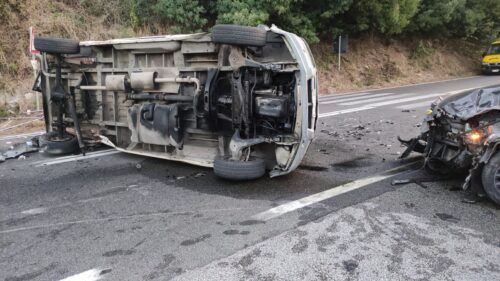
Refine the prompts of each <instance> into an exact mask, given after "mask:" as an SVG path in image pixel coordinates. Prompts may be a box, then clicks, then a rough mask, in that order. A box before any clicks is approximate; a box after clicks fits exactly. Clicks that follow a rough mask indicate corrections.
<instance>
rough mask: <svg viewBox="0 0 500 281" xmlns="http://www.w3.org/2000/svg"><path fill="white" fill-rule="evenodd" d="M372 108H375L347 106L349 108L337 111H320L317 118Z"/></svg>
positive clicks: (371, 107)
mask: <svg viewBox="0 0 500 281" xmlns="http://www.w3.org/2000/svg"><path fill="white" fill-rule="evenodd" d="M373 108H375V107H373V106H363V107H357V108H349V109H343V110H337V111H332V112H326V113H320V114H319V115H318V118H325V117H330V116H335V115H342V114H346V113H353V112H358V111H363V110H368V109H373Z"/></svg>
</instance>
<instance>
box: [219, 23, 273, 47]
mask: <svg viewBox="0 0 500 281" xmlns="http://www.w3.org/2000/svg"><path fill="white" fill-rule="evenodd" d="M266 37H267V31H266V30H264V29H262V28H258V27H251V26H241V25H233V24H218V25H216V26H214V27H213V30H212V40H213V41H214V43H219V44H228V45H244V46H255V47H262V46H264V45H266Z"/></svg>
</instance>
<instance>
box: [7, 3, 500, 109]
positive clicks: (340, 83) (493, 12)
mask: <svg viewBox="0 0 500 281" xmlns="http://www.w3.org/2000/svg"><path fill="white" fill-rule="evenodd" d="M499 18H500V1H498V0H358V1H354V0H334V1H323V0H307V1H306V0H276V1H271V0H260V1H258V0H236V1H233V0H217V1H208V0H59V1H51V0H3V1H0V34H2V36H1V38H0V107H2V106H3V107H4V108H5V105H7V104H13V105H14V106H9V110H10V111H9V110H6V109H3V111H2V112H14V111H15V110H20V111H24V110H25V109H26V108H29V107H32V105H33V102H32V99H30V98H29V97H26V96H25V95H26V93H28V92H29V91H30V87H31V81H32V79H33V76H32V75H33V74H32V70H31V65H30V60H29V59H30V58H29V54H28V33H27V30H28V27H29V26H35V27H36V30H37V33H38V34H42V35H50V36H59V37H67V38H74V39H78V40H90V39H95V40H99V39H105V38H113V37H114V38H116V37H130V36H136V35H153V34H166V33H187V32H198V31H210V28H211V26H213V25H214V24H216V23H235V24H241V25H251V26H255V25H257V24H261V23H264V24H276V25H278V26H280V27H281V28H283V29H285V30H289V31H292V32H295V33H297V34H299V35H301V36H303V37H304V38H305V39H306V40H308V42H309V43H310V44H311V47H312V49H313V52H314V55H315V58H316V62H317V64H318V66H319V71H320V77H321V92H322V93H331V92H333V91H345V90H353V89H359V88H367V87H380V86H387V85H397V84H403V83H413V82H422V81H429V80H436V79H444V78H451V77H457V76H466V75H472V74H475V73H477V72H478V66H479V58H480V54H481V52H482V51H483V49H484V48H485V46H486V44H487V43H488V42H489V41H491V40H492V39H494V38H496V37H499V33H500V21H498V19H499ZM339 34H348V35H349V36H350V42H349V52H348V53H347V54H345V55H343V57H342V68H341V70H340V71H338V70H337V57H336V55H335V54H333V52H332V48H333V47H332V41H333V38H334V37H335V36H337V35H339ZM31 96H32V95H30V97H31ZM12 108H14V109H15V110H14V111H13V110H12ZM4 114H5V113H2V115H4Z"/></svg>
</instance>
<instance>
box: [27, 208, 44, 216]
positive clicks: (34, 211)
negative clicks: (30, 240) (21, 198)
mask: <svg viewBox="0 0 500 281" xmlns="http://www.w3.org/2000/svg"><path fill="white" fill-rule="evenodd" d="M45 212H47V208H33V209H29V210H26V211H22V212H21V214H25V215H38V214H43V213H45Z"/></svg>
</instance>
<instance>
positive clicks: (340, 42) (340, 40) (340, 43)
mask: <svg viewBox="0 0 500 281" xmlns="http://www.w3.org/2000/svg"><path fill="white" fill-rule="evenodd" d="M341 46H342V35H339V49H338V52H339V71H340V53H341Z"/></svg>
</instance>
